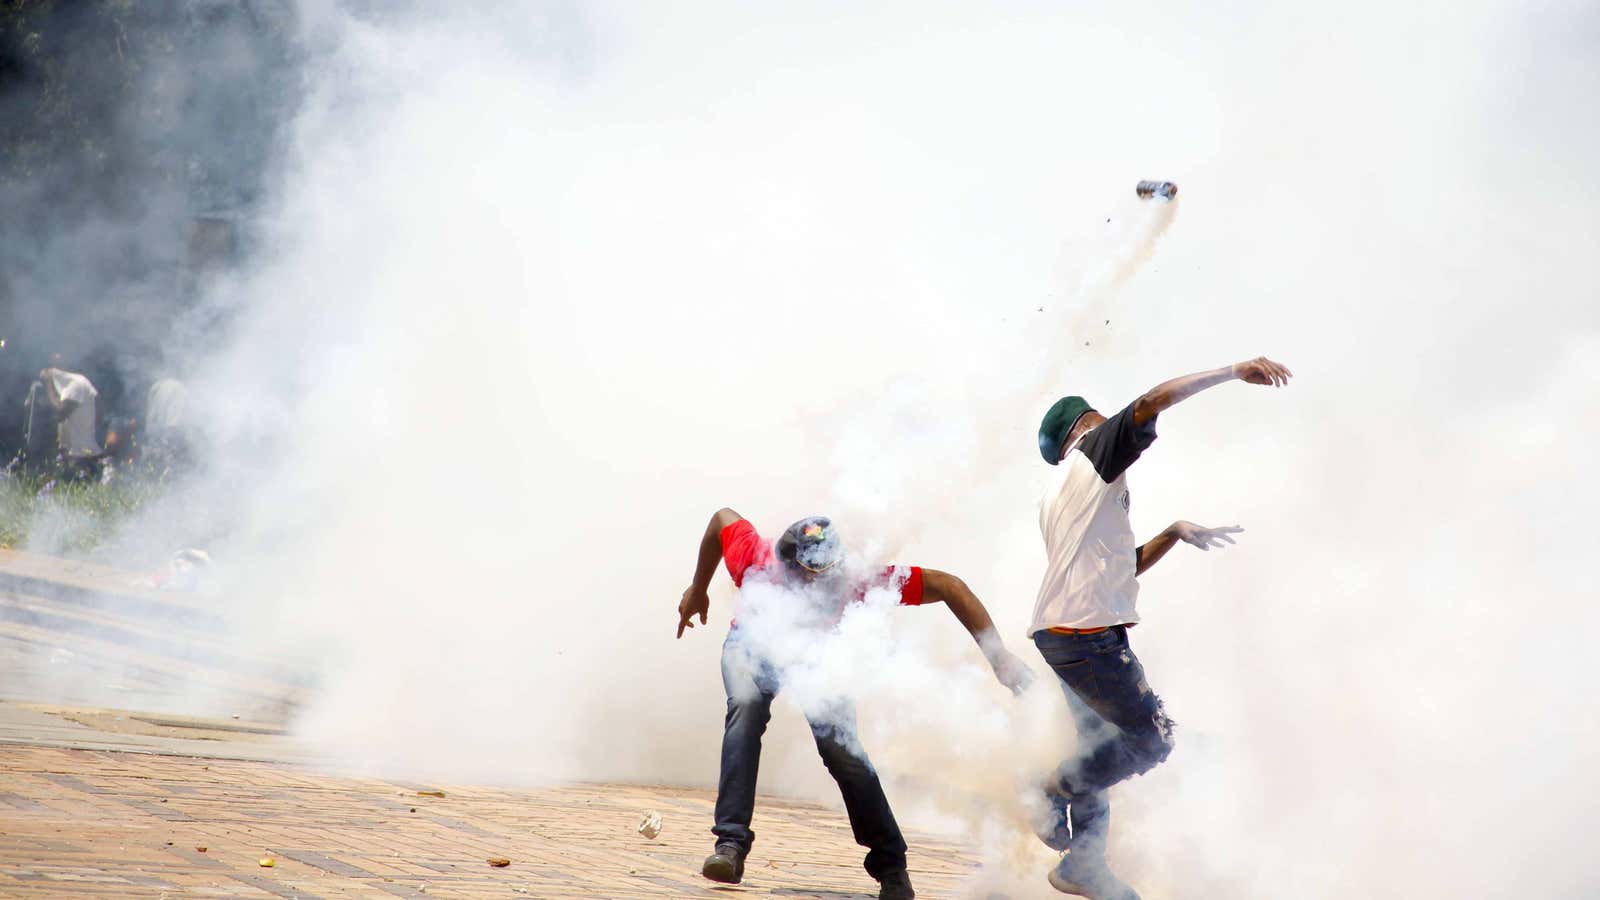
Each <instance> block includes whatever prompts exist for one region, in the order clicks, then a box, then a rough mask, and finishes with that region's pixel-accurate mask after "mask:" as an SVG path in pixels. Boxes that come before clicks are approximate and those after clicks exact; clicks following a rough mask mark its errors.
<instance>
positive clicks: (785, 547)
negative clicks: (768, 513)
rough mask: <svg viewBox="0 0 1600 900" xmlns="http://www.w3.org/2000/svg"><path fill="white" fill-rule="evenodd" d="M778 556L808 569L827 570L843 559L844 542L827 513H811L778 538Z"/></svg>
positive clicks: (813, 570)
mask: <svg viewBox="0 0 1600 900" xmlns="http://www.w3.org/2000/svg"><path fill="white" fill-rule="evenodd" d="M777 549H778V558H779V559H781V560H783V561H784V562H785V563H789V564H791V565H796V566H799V567H800V568H802V569H805V570H806V571H807V572H826V571H828V570H829V569H831V568H833V567H834V566H835V565H837V564H838V562H839V560H840V559H842V558H844V545H843V544H842V543H840V541H839V535H838V533H837V532H835V531H834V530H833V522H831V521H829V519H828V517H827V516H808V517H807V518H804V519H801V520H800V521H798V522H796V523H794V524H793V525H790V526H789V527H788V529H786V530H785V531H784V532H783V537H780V538H778V548H777Z"/></svg>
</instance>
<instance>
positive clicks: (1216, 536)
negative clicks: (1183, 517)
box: [1172, 522, 1244, 550]
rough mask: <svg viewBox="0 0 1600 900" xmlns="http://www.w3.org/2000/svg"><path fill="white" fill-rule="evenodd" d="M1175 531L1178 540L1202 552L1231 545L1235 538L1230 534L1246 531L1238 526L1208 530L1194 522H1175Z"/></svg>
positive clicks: (1173, 524) (1225, 526) (1173, 525)
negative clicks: (1225, 544)
mask: <svg viewBox="0 0 1600 900" xmlns="http://www.w3.org/2000/svg"><path fill="white" fill-rule="evenodd" d="M1172 528H1173V530H1174V531H1175V532H1176V533H1177V535H1178V540H1180V541H1183V542H1184V543H1185V544H1193V545H1195V546H1196V547H1199V548H1200V549H1201V550H1210V549H1211V548H1212V547H1221V546H1222V545H1223V544H1224V543H1227V544H1231V543H1233V542H1234V540H1233V538H1231V537H1228V535H1230V534H1238V533H1239V532H1241V531H1244V529H1243V528H1240V527H1239V526H1237V525H1224V526H1222V527H1221V528H1206V527H1205V526H1203V525H1196V524H1195V523H1193V522H1173V523H1172Z"/></svg>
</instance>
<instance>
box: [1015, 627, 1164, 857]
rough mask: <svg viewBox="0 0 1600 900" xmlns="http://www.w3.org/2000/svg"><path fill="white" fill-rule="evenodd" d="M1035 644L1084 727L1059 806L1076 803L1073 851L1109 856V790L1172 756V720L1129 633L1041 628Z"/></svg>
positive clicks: (1065, 772)
mask: <svg viewBox="0 0 1600 900" xmlns="http://www.w3.org/2000/svg"><path fill="white" fill-rule="evenodd" d="M1033 643H1034V645H1035V646H1037V647H1038V648H1039V652H1040V653H1041V654H1042V655H1043V656H1044V661H1045V662H1046V663H1048V664H1049V665H1050V668H1051V669H1053V670H1054V671H1055V673H1056V677H1058V678H1060V679H1061V688H1062V691H1063V692H1065V693H1066V695H1067V706H1069V707H1070V708H1071V709H1072V716H1073V720H1074V722H1075V724H1076V725H1077V727H1078V754H1077V756H1075V757H1074V758H1072V759H1069V760H1066V761H1065V762H1063V763H1062V764H1061V766H1060V767H1059V768H1058V769H1057V770H1056V778H1057V783H1056V785H1055V789H1054V790H1053V791H1051V792H1050V793H1051V794H1052V804H1053V805H1055V806H1056V807H1057V808H1058V809H1059V808H1060V807H1061V806H1063V805H1065V806H1068V807H1069V809H1068V811H1067V813H1068V821H1069V822H1070V823H1071V826H1072V843H1071V846H1072V849H1073V850H1074V851H1081V852H1087V853H1104V852H1105V845H1106V832H1107V830H1108V828H1109V827H1110V825H1111V804H1110V802H1109V801H1108V800H1107V799H1106V789H1107V788H1109V787H1111V786H1112V785H1114V784H1116V783H1117V782H1119V781H1122V780H1124V779H1126V778H1130V777H1132V776H1134V775H1139V774H1142V773H1144V772H1148V771H1149V770H1150V769H1152V768H1155V766H1156V765H1158V764H1159V763H1161V761H1162V760H1165V759H1166V758H1167V754H1169V753H1171V752H1172V720H1171V719H1169V718H1167V714H1166V711H1165V710H1163V709H1162V706H1161V699H1160V698H1159V697H1157V696H1156V695H1155V692H1154V691H1152V690H1151V689H1150V684H1149V682H1147V681H1145V678H1144V667H1143V666H1141V665H1139V658H1138V657H1136V656H1134V655H1133V649H1132V648H1131V647H1129V646H1128V628H1127V626H1125V625H1118V626H1116V627H1114V628H1108V629H1106V630H1105V631H1101V632H1098V633H1096V634H1055V633H1052V632H1049V631H1040V632H1038V633H1036V634H1034V636H1033Z"/></svg>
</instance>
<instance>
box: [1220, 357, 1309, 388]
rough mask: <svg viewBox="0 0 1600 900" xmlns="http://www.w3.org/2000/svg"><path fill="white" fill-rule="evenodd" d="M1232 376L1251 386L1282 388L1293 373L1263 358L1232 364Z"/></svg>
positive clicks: (1283, 366) (1282, 365) (1281, 364)
mask: <svg viewBox="0 0 1600 900" xmlns="http://www.w3.org/2000/svg"><path fill="white" fill-rule="evenodd" d="M1233 375H1234V377H1235V378H1238V379H1240V380H1242V381H1248V382H1250V383H1251V384H1270V385H1273V386H1275V387H1282V386H1284V385H1286V384H1288V383H1289V379H1290V378H1293V377H1294V373H1293V372H1291V371H1289V369H1288V367H1287V366H1285V365H1284V364H1283V363H1276V362H1273V361H1272V360H1270V359H1267V358H1266V357H1265V356H1258V357H1256V358H1255V359H1248V360H1245V361H1244V362H1242V363H1234V364H1233Z"/></svg>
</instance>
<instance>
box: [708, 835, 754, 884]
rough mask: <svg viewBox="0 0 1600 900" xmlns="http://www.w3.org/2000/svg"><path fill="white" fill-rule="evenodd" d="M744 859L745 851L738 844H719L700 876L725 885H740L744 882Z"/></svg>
mask: <svg viewBox="0 0 1600 900" xmlns="http://www.w3.org/2000/svg"><path fill="white" fill-rule="evenodd" d="M744 857H745V849H744V848H743V847H741V846H739V845H738V844H718V845H717V849H716V850H715V851H713V852H712V854H711V855H710V856H708V857H706V861H705V864H704V865H702V866H701V867H700V874H701V875H704V876H705V877H707V878H709V879H711V880H712V881H720V882H722V883H723V884H738V883H739V882H741V881H743V880H744Z"/></svg>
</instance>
